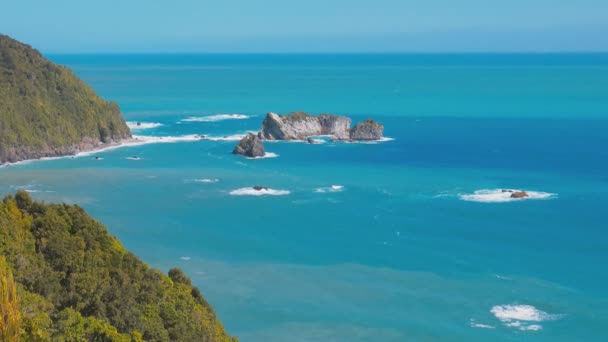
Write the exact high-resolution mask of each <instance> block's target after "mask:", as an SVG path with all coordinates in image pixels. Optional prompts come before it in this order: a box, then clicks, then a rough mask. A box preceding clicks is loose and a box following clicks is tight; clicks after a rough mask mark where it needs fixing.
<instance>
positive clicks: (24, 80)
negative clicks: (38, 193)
mask: <svg viewBox="0 0 608 342" xmlns="http://www.w3.org/2000/svg"><path fill="white" fill-rule="evenodd" d="M130 137H131V131H130V130H129V128H128V127H127V124H126V123H125V120H124V119H123V117H122V116H121V114H120V109H119V108H118V105H116V103H111V102H106V101H104V100H103V99H101V98H100V97H98V96H97V95H96V94H95V92H94V91H93V89H91V87H89V86H88V85H87V84H86V83H84V82H83V81H81V80H80V79H78V77H76V75H74V74H73V73H72V72H71V71H70V70H69V69H67V68H65V67H62V66H59V65H56V64H54V63H52V62H50V61H48V60H47V59H45V58H44V57H43V56H42V55H41V54H40V53H39V52H38V51H36V50H34V49H32V48H31V47H30V46H28V45H25V44H22V43H20V42H18V41H16V40H14V39H11V38H10V37H8V36H5V35H1V34H0V164H2V163H5V162H16V161H20V160H25V159H35V158H41V157H52V156H62V155H69V154H74V153H77V152H79V151H83V150H90V149H94V148H96V147H99V146H101V145H104V144H111V143H116V142H119V141H121V140H123V139H126V138H130Z"/></svg>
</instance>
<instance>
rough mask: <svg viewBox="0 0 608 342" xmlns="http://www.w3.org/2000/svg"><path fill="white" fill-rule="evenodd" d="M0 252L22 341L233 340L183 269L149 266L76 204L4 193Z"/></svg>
mask: <svg viewBox="0 0 608 342" xmlns="http://www.w3.org/2000/svg"><path fill="white" fill-rule="evenodd" d="M0 255H2V256H3V258H6V264H7V265H8V270H6V271H2V264H1V262H0V276H4V277H6V278H7V279H9V278H10V276H9V275H10V273H12V274H13V275H14V280H15V282H16V284H17V294H18V299H19V300H18V307H19V308H20V316H21V322H20V325H21V329H20V330H21V338H22V340H25V341H133V342H135V341H144V340H145V341H236V339H235V338H233V337H230V336H228V335H227V334H226V332H225V331H224V328H223V327H222V324H221V323H220V322H219V320H218V318H217V317H216V314H215V313H214V311H213V309H212V308H211V307H210V306H209V304H208V303H207V301H206V300H205V299H204V298H203V297H202V296H201V294H200V292H199V290H198V289H197V288H195V287H192V285H191V282H190V279H188V277H186V276H185V275H184V273H183V272H182V271H181V270H179V269H172V270H170V271H169V275H164V274H163V273H161V272H160V271H158V270H154V269H150V268H149V267H148V266H147V265H145V264H144V263H142V262H141V261H140V260H139V259H138V258H137V257H136V256H134V255H133V254H131V253H129V252H128V251H127V250H125V249H124V248H123V247H122V245H121V244H120V242H119V241H118V240H117V239H116V238H114V237H112V236H110V235H109V234H108V232H107V230H106V228H105V227H103V226H102V225H101V224H100V223H99V222H97V221H95V220H94V219H93V218H91V217H90V216H88V215H87V214H86V213H85V212H84V210H83V209H82V208H80V207H78V206H71V205H65V204H45V203H43V202H37V201H33V200H32V198H31V197H30V196H29V194H28V193H27V192H23V191H21V192H18V193H17V194H16V195H15V196H7V197H5V198H4V200H3V201H2V202H0ZM4 268H5V269H6V268H7V267H6V266H5V267H4ZM8 283H9V282H8V281H7V284H8ZM2 284H4V282H3V283H2ZM10 298H13V299H14V300H13V302H15V301H16V300H17V298H16V297H14V296H13V297H11V296H7V297H6V298H5V299H6V301H7V302H10ZM5 299H3V298H0V300H1V301H2V302H1V303H0V305H2V310H4V308H5V304H4V301H5ZM11 307H13V308H14V307H15V306H14V305H13V306H11Z"/></svg>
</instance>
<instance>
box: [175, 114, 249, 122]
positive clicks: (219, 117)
mask: <svg viewBox="0 0 608 342" xmlns="http://www.w3.org/2000/svg"><path fill="white" fill-rule="evenodd" d="M249 118H250V116H248V115H244V114H216V115H209V116H191V117H189V118H185V119H182V120H180V121H181V122H216V121H223V120H244V119H249Z"/></svg>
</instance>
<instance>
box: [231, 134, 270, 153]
mask: <svg viewBox="0 0 608 342" xmlns="http://www.w3.org/2000/svg"><path fill="white" fill-rule="evenodd" d="M232 153H234V154H240V155H242V156H245V157H249V158H255V157H263V156H264V155H265V154H266V152H265V151H264V144H263V143H262V139H260V137H259V136H258V135H257V134H253V133H247V135H246V136H245V137H243V139H241V141H239V143H238V144H237V145H236V146H235V147H234V150H233V151H232Z"/></svg>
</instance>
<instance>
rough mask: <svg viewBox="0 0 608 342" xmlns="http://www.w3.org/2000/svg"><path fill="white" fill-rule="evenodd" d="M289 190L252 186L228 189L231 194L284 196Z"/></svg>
mask: <svg viewBox="0 0 608 342" xmlns="http://www.w3.org/2000/svg"><path fill="white" fill-rule="evenodd" d="M290 193H291V192H290V191H288V190H275V189H270V188H262V189H260V190H256V189H254V188H253V187H250V188H240V189H236V190H232V191H230V195H232V196H284V195H289V194H290Z"/></svg>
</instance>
